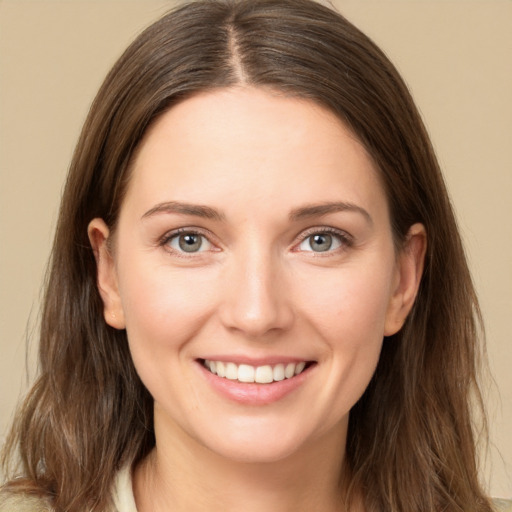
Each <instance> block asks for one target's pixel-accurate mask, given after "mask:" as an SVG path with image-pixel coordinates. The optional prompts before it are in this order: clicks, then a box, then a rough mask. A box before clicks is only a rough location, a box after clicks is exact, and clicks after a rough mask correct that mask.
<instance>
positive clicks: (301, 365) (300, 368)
mask: <svg viewBox="0 0 512 512" xmlns="http://www.w3.org/2000/svg"><path fill="white" fill-rule="evenodd" d="M305 366H306V363H305V362H304V361H302V362H300V363H298V364H297V366H296V367H295V372H294V373H295V375H299V373H302V371H303V370H304V367H305Z"/></svg>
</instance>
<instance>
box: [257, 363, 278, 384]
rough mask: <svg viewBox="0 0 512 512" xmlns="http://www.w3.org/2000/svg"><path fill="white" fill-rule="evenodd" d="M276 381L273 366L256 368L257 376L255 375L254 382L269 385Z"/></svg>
mask: <svg viewBox="0 0 512 512" xmlns="http://www.w3.org/2000/svg"><path fill="white" fill-rule="evenodd" d="M273 380H274V372H273V371H272V366H269V365H266V366H258V368H256V374H255V375H254V382H257V383H259V384H268V383H269V382H272V381H273Z"/></svg>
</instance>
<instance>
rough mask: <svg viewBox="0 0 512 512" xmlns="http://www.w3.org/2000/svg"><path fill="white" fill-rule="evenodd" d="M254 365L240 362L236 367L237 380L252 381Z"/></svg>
mask: <svg viewBox="0 0 512 512" xmlns="http://www.w3.org/2000/svg"><path fill="white" fill-rule="evenodd" d="M254 373H255V371H254V366H249V365H248V364H241V365H240V366H239V367H238V380H239V381H240V382H254Z"/></svg>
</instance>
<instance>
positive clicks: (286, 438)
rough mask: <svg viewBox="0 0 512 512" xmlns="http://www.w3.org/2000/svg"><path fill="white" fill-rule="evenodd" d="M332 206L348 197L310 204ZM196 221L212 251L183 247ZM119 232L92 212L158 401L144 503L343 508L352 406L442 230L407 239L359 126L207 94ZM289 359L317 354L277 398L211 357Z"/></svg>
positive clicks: (157, 144) (161, 142)
mask: <svg viewBox="0 0 512 512" xmlns="http://www.w3.org/2000/svg"><path fill="white" fill-rule="evenodd" d="M170 202H172V204H171V206H173V207H174V206H176V203H177V202H179V203H186V204H192V205H201V206H206V207H208V208H210V209H214V210H215V215H213V216H210V217H205V216H203V215H197V213H198V212H197V208H196V210H191V209H190V208H189V209H188V210H186V211H183V209H181V211H175V208H174V209H173V208H169V203H170ZM331 203H335V204H337V205H339V204H340V203H343V205H345V207H344V208H343V209H339V208H338V209H334V210H333V209H332V208H331V210H333V211H323V210H322V211H320V210H321V209H316V210H311V209H309V210H307V212H306V210H305V208H309V207H311V206H312V205H325V204H331ZM162 205H166V206H162ZM347 205H348V206H347ZM301 209H302V210H301ZM300 211H302V215H298V212H300ZM209 212H210V211H209ZM210 213H212V212H210ZM293 213H295V215H293ZM306 213H307V215H306ZM180 228H183V229H185V231H187V230H188V232H189V233H190V231H191V230H192V231H194V232H196V233H198V234H200V235H201V236H202V237H203V236H204V238H202V237H201V238H200V239H201V240H202V247H201V248H200V250H198V251H197V252H192V253H190V252H189V253H187V252H184V251H183V250H182V249H180V245H179V241H180V238H179V235H176V232H175V230H177V229H180ZM326 230H328V231H329V233H328V234H329V235H331V236H332V238H331V241H332V246H331V249H329V250H326V251H322V252H318V250H317V249H318V246H315V245H314V244H312V242H314V239H313V238H312V235H314V234H315V233H316V234H322V233H324V234H325V232H326ZM109 235H110V233H109V230H108V228H107V226H106V225H105V223H104V222H103V221H102V220H101V219H94V220H93V221H92V222H91V224H90V226H89V237H90V240H91V244H92V246H93V249H94V251H95V255H96V259H97V263H98V286H99V290H100V293H101V296H102V298H103V301H104V305H105V309H104V314H105V319H106V321H107V323H109V324H110V325H111V326H113V327H115V328H118V329H126V330H127V334H128V340H129V345H130V350H131V353H132V357H133V360H134V363H135V366H136V368H137V371H138V373H139V375H140V377H141V379H142V381H143V382H144V384H145V385H146V387H147V388H148V390H149V391H150V392H151V394H152V396H153V398H154V400H155V434H156V448H155V450H154V451H153V452H152V453H151V455H150V456H149V457H148V458H147V459H146V460H145V461H143V463H142V464H140V465H139V466H138V467H137V468H136V469H135V472H134V492H135V498H136V501H137V506H138V508H139V510H140V511H141V512H145V511H149V510H153V511H158V510H171V509H172V510H175V511H181V510H183V511H185V510H187V511H190V510H202V511H204V510H216V511H217V510H225V511H234V510H245V511H252V510H255V511H256V510H258V511H260V510H272V511H276V512H277V511H285V510H286V511H288V510H294V511H300V510H322V511H334V510H343V508H342V506H341V505H340V496H341V491H340V486H339V482H340V478H341V477H342V476H343V454H344V448H345V442H346V432H347V424H348V416H349V411H350V409H351V407H352V406H353V405H354V404H355V402H356V401H357V400H358V399H359V398H360V396H361V395H362V393H363V392H364V390H365V388H366V387H367V385H368V383H369V381H370V379H371V376H372V374H373V372H374V370H375V367H376V364H377V361H378V358H379V354H380V350H381V346H382V343H383V338H384V337H385V336H389V335H391V334H394V333H395V332H397V331H398V330H399V329H400V328H401V327H402V325H403V322H404V320H405V318H406V316H407V314H408V313H409V311H410V309H411V307H412V304H413V302H414V298H415V296H416V292H417V289H418V285H419V281H420V278H421V273H422V268H423V258H424V253H425V245H426V236H425V230H424V228H423V226H421V225H419V224H415V225H413V226H412V227H411V228H410V232H409V236H408V239H407V240H408V241H407V243H406V245H405V246H404V247H403V248H401V249H400V250H399V251H397V249H396V247H395V245H394V243H393V238H392V232H391V223H390V219H389V212H388V205H387V200H386V197H385V194H384V190H383V187H382V185H381V183H380V180H379V174H378V171H377V169H376V167H375V165H374V163H373V162H372V160H371V158H370V157H369V156H368V154H367V152H366V151H365V149H364V147H363V146H362V145H361V144H360V142H359V141H358V140H357V138H356V137H355V136H354V135H353V134H352V133H351V132H350V131H349V130H348V129H347V128H346V127H345V126H344V125H343V123H342V122H341V121H340V120H339V119H338V118H337V117H336V116H334V115H333V114H332V113H331V112H329V111H328V110H326V109H324V108H322V107H320V106H318V105H316V104H315V103H312V102H310V101H308V100H303V99H297V98H289V97H285V96H283V95H281V94H279V93H275V92H270V91H268V90H261V89H255V88H247V87H237V88H231V89H223V90H217V91H214V92H208V93H201V94H198V95H196V96H194V97H192V98H190V99H187V100H185V101H184V102H182V103H180V104H178V105H177V106H175V107H173V108H172V109H171V110H169V111H168V112H166V113H165V114H164V115H163V116H162V117H161V118H160V119H159V120H158V121H157V122H156V123H155V124H154V125H153V126H152V127H151V129H150V130H149V131H148V133H147V134H146V136H145V138H144V140H143V141H142V143H141V145H140V147H139V149H138V152H137V155H136V158H135V161H134V164H133V174H132V176H131V181H130V184H129V186H128V190H127V194H126V197H125V199H124V202H123V204H122V207H121V212H120V217H119V222H118V226H117V229H116V232H115V235H112V236H113V240H110V243H108V244H107V241H108V239H109ZM181 236H182V238H181V240H182V241H183V236H184V235H183V234H181ZM324 245H325V244H324ZM384 342H386V341H384ZM276 357H277V358H283V359H287V358H288V359H290V360H292V361H295V360H304V361H310V362H312V363H313V364H312V365H311V368H309V370H308V371H307V372H305V374H304V375H303V376H302V377H303V378H302V381H301V383H300V385H298V386H296V388H294V389H293V391H292V392H290V393H288V394H286V395H285V396H284V397H282V398H280V399H278V400H274V401H272V402H271V403H266V404H264V405H261V404H256V405H255V404H248V403H244V402H243V401H242V402H239V401H234V400H232V399H230V398H228V397H226V396H224V395H223V394H222V393H219V392H218V390H217V389H215V388H214V387H212V386H211V384H210V382H209V380H208V378H206V377H205V376H206V374H207V372H206V371H205V370H204V369H203V368H202V367H201V365H200V363H199V362H198V360H200V359H204V358H206V359H222V360H230V359H233V360H236V359H237V358H249V360H251V361H253V360H254V361H260V362H261V361H268V360H271V359H273V358H276ZM217 378H218V377H217ZM259 386H267V384H260V385H259ZM262 507H267V508H266V509H262ZM356 508H357V507H356Z"/></svg>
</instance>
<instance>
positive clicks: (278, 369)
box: [274, 364, 284, 380]
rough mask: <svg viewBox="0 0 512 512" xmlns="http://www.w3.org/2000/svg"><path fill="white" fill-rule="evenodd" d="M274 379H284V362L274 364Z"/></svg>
mask: <svg viewBox="0 0 512 512" xmlns="http://www.w3.org/2000/svg"><path fill="white" fill-rule="evenodd" d="M274 380H284V364H277V365H276V366H274Z"/></svg>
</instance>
